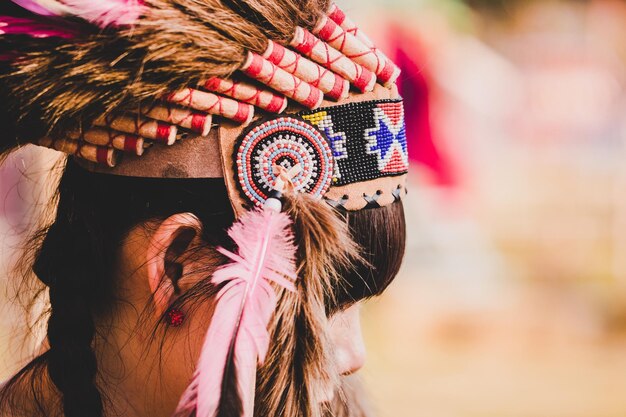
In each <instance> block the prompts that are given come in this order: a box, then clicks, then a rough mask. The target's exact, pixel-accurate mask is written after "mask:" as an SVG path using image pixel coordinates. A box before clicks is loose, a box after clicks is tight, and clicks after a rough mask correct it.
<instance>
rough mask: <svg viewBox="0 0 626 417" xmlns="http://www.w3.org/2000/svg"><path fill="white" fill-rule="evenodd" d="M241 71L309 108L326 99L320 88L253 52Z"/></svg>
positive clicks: (313, 107) (317, 105)
mask: <svg viewBox="0 0 626 417" xmlns="http://www.w3.org/2000/svg"><path fill="white" fill-rule="evenodd" d="M241 71H243V72H244V73H245V74H246V75H248V76H249V77H252V78H254V79H255V80H258V81H260V82H262V83H263V84H265V85H267V86H268V87H270V88H273V89H274V90H276V91H278V92H279V93H281V94H284V95H285V96H287V97H288V98H290V99H292V100H294V101H296V102H298V103H300V104H302V105H303V106H305V107H307V108H309V109H315V108H317V107H319V106H320V105H321V104H322V101H323V100H324V93H323V92H322V91H321V90H320V89H319V88H317V87H313V86H312V85H311V84H309V83H307V82H305V81H303V80H301V79H300V78H298V77H296V76H294V75H292V74H289V73H288V72H287V71H285V70H284V69H282V68H279V67H278V66H276V65H274V64H273V63H271V62H270V61H268V60H267V59H265V58H263V57H262V56H261V55H258V54H255V53H253V52H248V58H247V59H246V62H245V63H244V65H243V66H242V67H241Z"/></svg>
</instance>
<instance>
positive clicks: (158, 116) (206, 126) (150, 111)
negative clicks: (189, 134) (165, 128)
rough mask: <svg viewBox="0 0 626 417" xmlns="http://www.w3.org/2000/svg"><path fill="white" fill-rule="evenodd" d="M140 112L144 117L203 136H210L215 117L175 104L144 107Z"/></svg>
mask: <svg viewBox="0 0 626 417" xmlns="http://www.w3.org/2000/svg"><path fill="white" fill-rule="evenodd" d="M139 112H140V113H141V114H142V115H143V116H147V117H150V118H152V119H155V120H160V121H163V122H168V123H171V124H174V125H177V126H180V127H182V128H184V129H189V130H191V131H193V132H196V133H200V134H201V135H202V136H207V135H208V134H209V132H210V131H211V123H212V122H213V117H212V116H211V115H210V114H207V113H204V112H198V111H192V110H189V109H184V108H180V107H178V106H175V105H173V104H166V105H160V104H154V105H150V106H142V107H140V110H139Z"/></svg>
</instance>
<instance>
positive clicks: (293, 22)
mask: <svg viewBox="0 0 626 417" xmlns="http://www.w3.org/2000/svg"><path fill="white" fill-rule="evenodd" d="M74 3H76V2H75V1H74ZM144 3H145V6H144V7H143V9H142V10H143V15H142V16H141V17H140V18H139V19H138V20H137V21H136V22H135V23H134V24H133V25H132V26H127V27H123V28H110V29H104V30H102V29H100V28H99V27H97V26H94V25H92V24H90V23H88V22H86V21H80V19H76V18H74V19H70V20H69V21H68V22H67V24H68V25H69V26H70V27H71V28H72V29H76V30H77V34H76V36H75V37H73V38H72V39H64V38H59V37H55V36H50V37H45V38H33V37H27V36H10V37H8V36H5V37H3V42H2V46H1V47H0V56H4V57H5V58H6V57H7V56H11V57H13V56H18V57H19V58H16V59H13V60H5V61H4V62H2V63H1V65H0V74H1V82H2V90H1V91H0V98H1V99H2V100H1V101H2V103H4V104H3V107H4V108H1V109H0V110H1V111H2V112H3V113H6V114H7V115H8V117H7V121H13V122H12V123H11V125H10V126H8V127H9V128H10V127H12V128H14V130H15V131H14V132H12V134H11V135H10V136H14V138H16V139H18V141H19V142H26V141H29V140H32V139H34V138H33V136H36V135H42V134H48V133H52V134H54V133H55V132H56V133H59V132H63V131H66V130H69V129H71V128H75V127H76V126H82V125H89V124H91V122H93V121H94V120H95V119H97V118H99V117H102V116H103V115H105V114H109V113H110V112H112V111H114V110H120V109H123V108H135V107H136V106H137V105H138V104H139V103H140V102H143V101H149V102H150V101H155V100H157V99H159V98H162V97H163V95H165V94H166V93H168V92H172V91H175V90H178V89H181V88H183V87H188V86H192V85H197V84H198V83H199V82H200V81H203V80H207V79H210V78H211V77H227V76H229V75H231V74H232V73H233V72H234V71H236V70H237V69H239V68H240V67H241V66H242V64H243V63H244V61H245V59H246V57H247V55H246V54H247V51H253V52H256V53H259V54H260V53H263V51H264V50H265V49H266V48H267V39H268V37H273V38H276V39H283V40H286V39H289V37H291V36H293V33H294V31H295V28H296V26H298V25H305V26H306V27H312V26H313V25H314V24H315V23H316V21H317V18H318V17H319V16H320V15H321V13H322V10H324V8H325V7H326V6H327V5H326V1H316V0H306V1H299V2H294V1H291V0H278V1H276V0H274V1H258V0H256V1H255V0H247V1H246V0H202V1H201V0H146V1H145V2H144ZM33 18H34V19H35V17H34V15H33ZM36 19H41V18H40V17H36ZM56 22H57V23H58V20H57V21H56ZM61 26H62V25H61ZM10 130H13V129H10ZM14 138H11V137H7V138H5V140H7V141H12V140H13V139H14ZM4 145H5V146H4V147H3V148H6V147H10V143H5V144H4ZM3 150H4V149H3Z"/></svg>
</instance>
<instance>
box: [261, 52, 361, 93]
mask: <svg viewBox="0 0 626 417" xmlns="http://www.w3.org/2000/svg"><path fill="white" fill-rule="evenodd" d="M263 57H264V58H266V59H267V60H268V61H270V62H272V63H273V64H275V65H276V66H278V67H280V68H282V69H284V70H285V71H287V72H288V73H290V74H293V75H294V76H296V77H298V78H300V79H301V80H304V81H306V82H307V83H309V84H311V85H312V86H314V87H317V88H319V89H320V90H322V92H324V94H326V95H327V96H328V97H330V98H332V99H333V100H341V99H344V98H346V97H348V93H349V92H350V83H349V82H348V80H345V79H343V78H342V77H340V76H339V75H337V74H335V73H334V72H332V71H330V70H328V69H326V68H323V67H322V66H320V65H318V64H316V63H315V62H313V61H310V60H308V59H306V58H304V57H303V56H302V55H300V54H297V53H295V52H293V51H292V50H290V49H287V48H285V47H284V46H282V45H279V44H277V43H276V42H273V41H271V40H270V41H268V45H267V50H266V51H265V53H264V54H263Z"/></svg>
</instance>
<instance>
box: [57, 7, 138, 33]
mask: <svg viewBox="0 0 626 417" xmlns="http://www.w3.org/2000/svg"><path fill="white" fill-rule="evenodd" d="M63 4H65V5H66V6H68V8H69V9H70V11H71V13H72V14H74V15H76V16H78V17H80V18H82V19H85V20H87V21H89V22H92V23H94V24H96V25H98V26H100V27H101V28H105V27H109V26H126V25H132V24H134V23H135V22H136V21H137V20H138V19H139V18H140V17H141V15H142V14H143V12H144V4H143V0H64V1H63Z"/></svg>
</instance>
